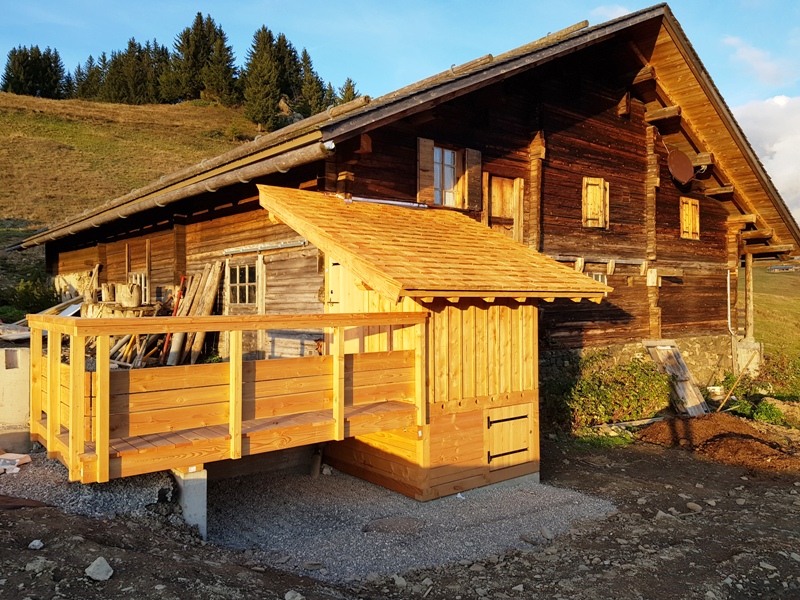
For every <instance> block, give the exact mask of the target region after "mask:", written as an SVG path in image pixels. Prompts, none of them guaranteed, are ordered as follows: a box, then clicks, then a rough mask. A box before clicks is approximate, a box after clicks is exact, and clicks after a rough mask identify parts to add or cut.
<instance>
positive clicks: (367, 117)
mask: <svg viewBox="0 0 800 600" xmlns="http://www.w3.org/2000/svg"><path fill="white" fill-rule="evenodd" d="M647 23H659V25H660V27H659V33H658V38H657V41H658V43H657V44H656V46H655V50H654V52H653V55H652V56H651V57H649V59H648V58H645V60H650V61H651V62H653V64H655V65H656V67H655V69H656V77H658V78H659V80H660V81H663V82H664V83H666V84H668V87H669V88H670V89H671V90H672V92H673V95H674V96H675V97H674V98H673V100H674V101H675V102H676V103H677V104H679V105H680V106H681V107H682V109H683V113H682V114H683V115H685V116H686V117H687V118H689V119H690V120H691V119H696V120H697V122H703V123H706V124H707V125H705V129H704V130H703V136H704V139H705V141H706V142H707V143H708V145H709V152H712V153H714V154H715V156H716V157H717V158H718V159H719V161H720V163H721V164H724V165H725V167H724V169H725V172H726V173H727V175H728V176H729V179H730V183H731V184H732V185H735V187H736V189H737V190H738V191H740V192H741V194H742V198H743V203H744V205H745V206H746V208H747V211H749V212H753V213H755V214H756V215H757V217H758V219H759V220H758V226H759V227H762V226H763V227H769V228H773V229H774V230H775V237H776V239H780V240H782V242H783V243H787V242H791V243H794V245H795V247H800V227H798V225H797V223H796V222H795V221H794V218H793V217H792V215H791V213H790V211H789V209H788V207H787V206H786V204H785V203H784V201H783V199H782V198H781V197H780V194H779V193H778V191H777V189H776V188H775V186H774V184H773V183H772V181H771V179H770V178H769V176H768V175H767V173H766V171H765V170H764V168H763V166H762V165H761V163H760V162H759V160H758V158H757V156H756V154H755V152H754V151H753V149H752V147H751V146H750V144H749V142H748V141H747V139H746V138H745V136H744V134H743V133H742V131H741V128H740V127H739V126H738V124H737V123H736V121H735V120H734V118H733V115H732V114H731V111H730V109H729V108H728V106H727V105H726V104H725V102H724V100H723V99H722V97H721V95H720V94H719V91H718V90H717V88H716V87H715V86H714V83H713V81H712V80H711V77H710V76H709V74H708V72H707V71H706V70H705V68H704V66H703V64H702V62H701V61H700V59H699V57H698V56H697V54H696V52H695V51H694V48H692V46H691V44H690V42H689V40H688V39H687V38H686V35H685V34H684V32H683V30H682V29H681V27H680V24H679V23H678V22H677V20H676V19H675V17H674V16H673V14H672V12H671V11H670V9H669V7H668V6H667V5H666V4H659V5H656V6H653V7H650V8H646V9H643V10H640V11H638V12H634V13H630V14H627V15H625V16H623V17H620V18H618V19H614V20H612V21H608V22H606V23H602V24H599V25H595V26H592V27H588V23H587V22H585V21H584V22H582V23H579V24H577V25H575V26H572V27H569V28H567V29H564V30H562V31H559V32H556V33H553V34H551V35H547V36H545V37H544V38H541V39H540V40H536V41H534V42H531V43H529V44H526V45H524V46H521V47H519V48H516V49H514V50H511V51H509V52H506V53H504V54H500V55H498V56H492V55H491V54H487V55H486V56H483V57H480V58H478V59H476V60H473V61H470V62H468V63H465V64H463V65H460V66H453V67H451V68H450V69H448V70H446V71H444V72H442V73H439V74H438V75H434V76H432V77H429V78H427V79H423V80H422V81H419V82H417V83H414V84H412V85H409V86H407V87H404V88H401V89H399V90H396V91H394V92H391V93H389V94H386V95H384V96H381V97H379V98H376V99H370V98H369V97H361V98H358V99H356V100H354V101H352V102H350V103H347V104H345V105H342V106H338V107H332V108H330V109H329V110H328V111H326V112H323V113H321V114H318V115H315V116H312V117H309V118H307V119H304V120H302V121H299V122H297V123H295V124H293V125H290V126H288V127H285V128H283V129H280V130H278V131H275V132H273V133H270V134H269V135H266V136H263V137H260V138H258V139H256V140H254V141H253V142H250V143H248V144H244V145H243V146H241V147H239V148H236V149H234V150H232V151H230V152H226V153H225V154H222V155H220V156H217V157H215V158H212V159H209V160H207V161H203V162H202V163H200V164H198V165H194V166H192V167H189V168H187V169H183V170H182V171H179V172H177V173H174V174H172V175H168V176H165V177H162V178H161V179H160V180H159V181H157V182H154V183H152V184H150V185H148V186H145V187H144V188H141V189H138V190H134V191H132V192H131V193H129V194H126V195H124V196H121V197H119V198H116V199H114V200H111V201H109V202H107V203H105V204H103V205H100V206H98V207H96V208H94V209H91V210H88V211H86V212H84V213H83V214H81V215H77V216H75V217H73V218H70V219H68V220H66V221H65V222H63V223H59V224H56V225H54V226H52V227H50V228H49V229H48V230H46V231H43V232H40V233H37V234H34V235H33V236H31V237H29V238H27V239H26V240H24V241H23V242H21V243H20V244H18V245H16V246H14V247H13V249H21V248H26V247H30V246H33V245H37V244H41V243H45V242H48V241H52V240H55V239H58V238H62V237H64V236H66V235H69V234H73V233H77V232H79V231H83V230H86V229H89V228H91V227H101V226H102V225H103V224H105V223H108V222H110V221H112V220H115V219H117V218H125V217H128V216H130V215H131V214H134V213H137V212H141V211H145V210H150V209H152V208H153V207H155V206H158V207H161V206H164V205H165V204H168V203H170V202H175V201H178V200H181V199H184V198H188V197H191V196H193V195H197V194H200V193H203V192H204V191H214V190H216V189H219V188H220V187H224V186H227V185H234V184H236V183H238V182H244V181H249V180H250V179H253V178H255V177H260V176H263V175H267V174H269V173H274V172H278V171H280V172H283V171H285V170H286V169H288V168H291V167H293V166H296V165H299V164H303V163H304V162H311V161H313V160H320V158H321V157H324V156H325V155H326V153H330V152H333V151H334V150H335V146H336V144H338V143H340V142H341V141H343V140H346V139H348V138H350V137H353V136H355V135H357V134H359V133H361V132H366V131H369V130H371V129H374V128H376V127H379V126H380V125H382V124H383V123H387V122H391V121H392V120H396V119H399V118H402V117H404V116H408V115H412V114H414V113H416V112H420V111H423V110H427V109H429V108H430V107H432V106H436V105H437V104H439V103H443V102H447V101H448V100H450V99H452V98H454V97H457V96H460V95H464V94H467V93H469V92H471V91H473V90H476V89H480V88H482V87H484V86H487V85H491V84H493V83H495V82H497V81H500V80H503V79H506V78H508V77H511V76H513V75H515V74H516V73H521V72H524V71H527V70H530V69H533V68H536V67H537V66H539V65H543V64H546V63H548V62H551V61H553V60H557V59H559V58H560V57H563V56H567V55H569V54H571V53H574V52H578V51H580V50H583V49H585V48H587V47H590V46H593V45H595V44H598V43H601V42H603V41H605V40H608V39H611V38H612V37H614V36H616V35H619V34H623V35H624V32H626V31H628V30H631V31H633V30H636V29H637V27H639V26H640V25H643V24H647ZM673 49H677V52H678V57H679V59H678V60H673V59H672V57H671V56H669V57H668V56H667V54H668V53H671V52H672V50H673ZM694 90H700V93H699V94H695V93H694Z"/></svg>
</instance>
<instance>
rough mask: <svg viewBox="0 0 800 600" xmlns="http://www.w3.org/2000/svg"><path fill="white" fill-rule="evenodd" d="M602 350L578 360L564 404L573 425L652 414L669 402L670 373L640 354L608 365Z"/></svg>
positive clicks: (585, 424) (592, 423)
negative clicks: (576, 373) (567, 407)
mask: <svg viewBox="0 0 800 600" xmlns="http://www.w3.org/2000/svg"><path fill="white" fill-rule="evenodd" d="M607 358H608V357H607V356H606V355H604V354H601V353H597V354H591V355H587V356H586V357H584V358H583V359H582V360H581V365H580V377H579V379H578V380H577V382H576V383H575V386H574V387H573V388H572V391H571V393H570V395H569V398H568V399H567V405H568V406H569V408H570V409H571V411H572V424H573V427H585V426H589V425H597V424H600V423H613V422H619V421H631V420H635V419H644V418H648V417H652V416H653V415H654V414H655V413H656V412H658V411H659V410H661V409H663V408H665V407H666V406H667V404H668V403H669V393H670V379H669V376H667V375H665V374H663V373H659V372H658V369H657V368H656V366H655V365H654V364H653V363H651V362H646V361H644V360H642V359H640V358H635V359H633V360H631V361H630V362H629V363H626V364H618V365H609V364H608V362H609V361H608V360H607Z"/></svg>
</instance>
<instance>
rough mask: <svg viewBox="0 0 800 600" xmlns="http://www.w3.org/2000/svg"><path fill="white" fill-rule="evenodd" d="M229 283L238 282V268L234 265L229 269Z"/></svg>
mask: <svg viewBox="0 0 800 600" xmlns="http://www.w3.org/2000/svg"><path fill="white" fill-rule="evenodd" d="M230 275H231V283H238V281H239V280H238V275H239V270H238V269H237V268H236V267H231V269H230Z"/></svg>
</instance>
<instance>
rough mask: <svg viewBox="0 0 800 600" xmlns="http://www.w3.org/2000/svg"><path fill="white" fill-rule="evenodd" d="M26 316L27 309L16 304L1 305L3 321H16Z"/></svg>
mask: <svg viewBox="0 0 800 600" xmlns="http://www.w3.org/2000/svg"><path fill="white" fill-rule="evenodd" d="M24 318H25V311H24V310H20V309H19V308H16V307H15V306H0V321H2V322H3V323H16V322H17V321H21V320H22V319H24Z"/></svg>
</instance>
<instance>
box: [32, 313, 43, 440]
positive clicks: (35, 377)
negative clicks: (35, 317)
mask: <svg viewBox="0 0 800 600" xmlns="http://www.w3.org/2000/svg"><path fill="white" fill-rule="evenodd" d="M42 338H43V336H42V330H41V329H39V328H31V381H30V386H31V425H30V431H31V440H32V441H34V440H35V439H36V438H34V435H35V434H36V433H38V432H39V420H40V419H41V418H42Z"/></svg>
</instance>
